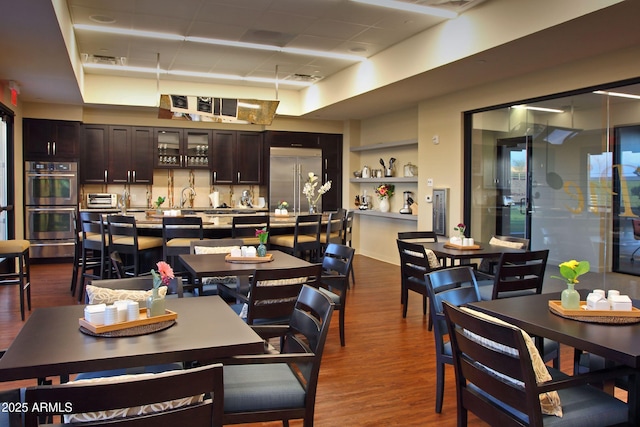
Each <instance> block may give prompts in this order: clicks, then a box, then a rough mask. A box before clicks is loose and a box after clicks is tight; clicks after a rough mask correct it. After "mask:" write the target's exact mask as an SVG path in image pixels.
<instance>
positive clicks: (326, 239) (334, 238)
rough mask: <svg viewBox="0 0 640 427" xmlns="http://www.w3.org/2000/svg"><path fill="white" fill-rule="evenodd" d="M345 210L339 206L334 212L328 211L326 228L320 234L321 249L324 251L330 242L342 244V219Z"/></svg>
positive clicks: (344, 215)
mask: <svg viewBox="0 0 640 427" xmlns="http://www.w3.org/2000/svg"><path fill="white" fill-rule="evenodd" d="M346 215H347V211H346V210H344V209H342V208H340V209H338V210H337V211H336V212H329V218H328V219H327V229H326V232H325V233H322V234H320V245H321V251H322V252H323V253H324V252H325V250H326V249H327V246H329V244H330V243H337V244H339V245H341V244H342V241H343V234H344V220H345V217H346Z"/></svg>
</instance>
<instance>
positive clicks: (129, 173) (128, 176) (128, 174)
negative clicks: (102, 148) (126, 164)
mask: <svg viewBox="0 0 640 427" xmlns="http://www.w3.org/2000/svg"><path fill="white" fill-rule="evenodd" d="M127 182H131V171H127Z"/></svg>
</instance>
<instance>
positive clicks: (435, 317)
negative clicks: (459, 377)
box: [424, 266, 480, 414]
mask: <svg viewBox="0 0 640 427" xmlns="http://www.w3.org/2000/svg"><path fill="white" fill-rule="evenodd" d="M424 278H425V284H426V288H427V295H428V296H429V307H430V311H429V315H430V316H431V321H432V323H433V338H434V340H435V345H436V412H437V413H438V414H439V413H441V412H442V400H443V397H444V378H445V366H444V365H445V364H447V365H452V366H453V356H452V352H451V342H450V340H449V332H448V330H447V326H446V321H445V318H444V311H443V309H442V303H443V302H444V301H447V302H448V303H450V304H453V305H456V306H460V305H463V304H468V303H470V302H478V301H480V291H479V290H478V283H477V282H476V277H475V274H474V271H473V268H471V267H469V266H459V267H450V268H445V269H442V270H438V271H433V272H431V273H427V274H425V275H424Z"/></svg>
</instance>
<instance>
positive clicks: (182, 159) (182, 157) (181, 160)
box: [180, 154, 184, 166]
mask: <svg viewBox="0 0 640 427" xmlns="http://www.w3.org/2000/svg"><path fill="white" fill-rule="evenodd" d="M180 166H184V156H183V155H182V154H180Z"/></svg>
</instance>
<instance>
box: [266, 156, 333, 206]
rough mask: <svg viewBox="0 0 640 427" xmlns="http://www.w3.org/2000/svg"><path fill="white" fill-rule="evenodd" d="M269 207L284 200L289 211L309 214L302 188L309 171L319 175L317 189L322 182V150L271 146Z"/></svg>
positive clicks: (319, 204)
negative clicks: (287, 204)
mask: <svg viewBox="0 0 640 427" xmlns="http://www.w3.org/2000/svg"><path fill="white" fill-rule="evenodd" d="M270 161H271V163H270V169H269V171H270V178H269V180H270V181H269V206H270V208H271V209H275V208H277V207H278V203H280V201H282V200H284V201H286V202H287V203H289V212H293V213H303V214H304V213H309V202H308V201H307V198H306V197H305V195H304V194H302V189H303V187H304V183H305V182H306V181H307V178H308V175H309V172H313V173H315V174H316V175H317V176H318V181H319V182H318V186H317V187H316V194H318V193H317V190H318V189H319V188H320V186H321V185H322V184H323V183H324V182H323V181H322V179H323V178H322V150H321V149H316V148H290V147H271V149H270ZM317 206H318V212H322V197H320V199H319V200H318V204H317Z"/></svg>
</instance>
